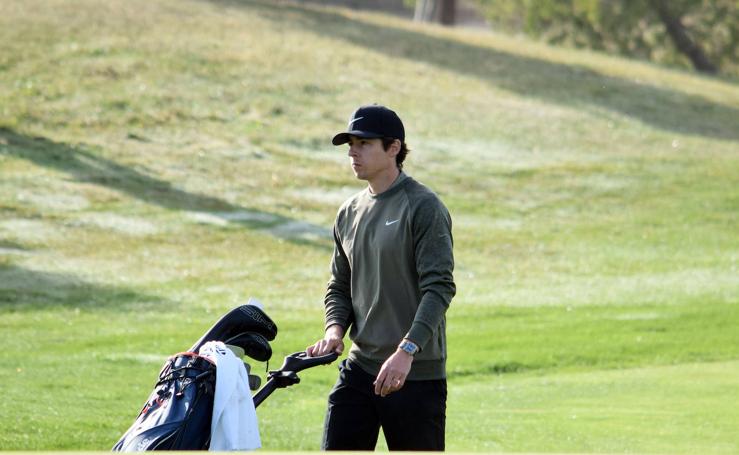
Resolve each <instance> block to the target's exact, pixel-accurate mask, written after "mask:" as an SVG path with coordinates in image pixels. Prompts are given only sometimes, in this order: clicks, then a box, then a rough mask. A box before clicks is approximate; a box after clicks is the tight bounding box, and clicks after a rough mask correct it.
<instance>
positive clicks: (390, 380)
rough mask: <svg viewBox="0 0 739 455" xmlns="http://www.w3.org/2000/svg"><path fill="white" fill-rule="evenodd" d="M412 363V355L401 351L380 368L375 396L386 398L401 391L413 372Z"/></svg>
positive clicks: (395, 353) (376, 380) (396, 352)
mask: <svg viewBox="0 0 739 455" xmlns="http://www.w3.org/2000/svg"><path fill="white" fill-rule="evenodd" d="M412 363H413V356H412V355H410V354H408V353H407V352H405V351H401V350H400V349H398V350H397V351H395V352H394V353H393V355H391V356H390V357H388V359H387V360H385V363H383V364H382V367H381V368H380V374H378V375H377V379H375V382H374V384H375V394H377V395H380V396H382V397H384V396H387V395H388V394H390V393H392V392H397V391H398V390H400V389H401V388H402V387H403V384H405V378H407V377H408V373H409V372H410V371H411V364H412Z"/></svg>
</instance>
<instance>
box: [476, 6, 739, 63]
mask: <svg viewBox="0 0 739 455" xmlns="http://www.w3.org/2000/svg"><path fill="white" fill-rule="evenodd" d="M478 3H480V4H481V5H482V7H483V9H484V11H485V12H486V16H487V17H488V20H489V21H490V22H491V23H492V24H493V25H494V26H497V27H499V28H502V29H505V30H509V31H523V32H525V33H528V34H531V35H533V36H536V37H540V38H542V39H544V40H546V41H548V42H552V43H560V44H568V45H573V46H576V47H587V48H591V49H598V50H604V51H607V52H612V53H618V54H622V55H628V56H634V57H638V58H646V59H649V60H652V61H656V62H660V63H668V64H677V65H682V66H687V65H691V66H693V67H694V68H695V69H697V70H699V71H705V72H715V71H716V70H717V69H721V70H722V72H725V73H728V74H734V75H739V63H737V62H739V58H737V57H738V55H737V51H738V49H739V1H737V0H641V1H637V0H478Z"/></svg>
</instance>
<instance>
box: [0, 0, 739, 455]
mask: <svg viewBox="0 0 739 455" xmlns="http://www.w3.org/2000/svg"><path fill="white" fill-rule="evenodd" d="M367 102H380V103H385V104H388V105H390V106H392V107H394V108H395V109H396V110H397V111H398V112H399V113H400V114H401V116H402V117H403V119H404V121H405V123H406V126H407V131H408V137H409V145H410V148H411V149H412V152H411V154H410V155H409V159H408V162H407V165H406V169H407V171H408V173H409V174H411V175H412V176H414V177H415V178H417V179H418V180H420V181H422V182H425V183H427V184H428V185H429V186H431V187H432V188H433V189H435V190H436V191H437V192H438V193H439V194H440V195H441V197H442V198H443V200H444V201H445V202H446V203H447V205H448V207H449V209H450V211H451V213H452V217H453V220H454V237H455V255H456V257H455V259H456V270H455V278H456V281H457V285H458V290H459V291H458V295H457V297H456V298H455V300H454V302H453V305H452V307H451V308H450V310H449V313H448V331H449V360H448V371H449V397H450V400H449V405H448V423H447V425H448V434H447V448H448V449H449V450H451V451H473V452H474V451H502V452H538V453H551V452H560V453H561V452H578V453H582V452H594V453H624V452H629V453H716V454H732V453H737V452H739V435H738V433H737V431H736V428H739V411H737V410H736V403H737V402H739V396H738V394H739V392H737V391H738V390H739V387H737V386H739V384H738V383H737V380H736V378H737V377H739V364H738V363H737V362H739V330H737V327H738V326H739V278H738V277H739V274H738V273H737V260H738V258H739V236H738V235H737V228H736V226H737V225H738V224H739V216H738V214H739V85H738V84H737V82H736V81H732V80H721V79H714V78H707V77H702V76H698V75H693V74H689V73H684V72H678V71H671V70H666V69H663V68H659V67H656V66H652V65H649V64H645V63H639V62H632V61H627V60H623V59H616V58H611V57H606V56H603V55H599V54H595V53H590V52H577V51H572V50H564V49H558V48H552V47H547V46H543V45H539V44H536V43H531V42H528V41H524V40H521V39H515V38H511V37H507V36H501V35H496V34H489V33H480V32H470V31H460V30H447V29H442V28H438V27H429V26H421V25H417V24H409V23H406V22H403V21H401V20H397V19H394V18H389V17H385V16H381V15H373V14H366V13H365V14H358V13H353V12H351V11H347V10H341V9H329V8H319V7H303V6H300V5H299V4H295V3H290V2H273V1H267V0H264V1H257V0H217V1H196V0H177V1H175V0H162V1H158V2H145V1H143V0H128V1H126V2H102V3H101V2H93V1H88V0H74V1H61V0H49V1H41V0H30V1H20V0H18V1H15V0H11V1H5V2H2V4H0V343H2V345H3V349H2V350H0V364H1V365H3V366H2V367H1V368H0V384H2V393H3V400H0V449H2V450H95V451H105V450H108V449H109V448H110V447H111V446H112V445H113V444H114V443H115V441H116V440H117V438H118V437H119V436H120V435H121V434H122V433H123V431H124V430H125V429H126V428H127V427H128V426H129V425H130V424H131V422H132V421H133V419H134V417H135V415H136V413H137V412H138V410H139V408H140V406H141V405H142V404H143V400H144V399H145V398H146V397H147V396H148V394H149V392H150V390H151V387H152V385H153V383H154V382H155V379H156V374H157V372H158V371H159V368H160V366H161V364H162V363H163V361H164V360H165V359H166V357H167V356H168V355H170V354H172V353H175V352H178V351H181V350H183V349H186V348H187V347H189V346H190V345H191V344H192V343H193V342H194V340H196V339H197V338H199V336H200V335H201V334H202V332H203V331H204V330H205V329H207V328H208V327H209V326H210V325H211V324H212V323H213V322H214V321H215V320H216V319H217V318H218V317H220V315H221V314H223V313H224V312H225V311H227V310H228V309H230V308H231V307H233V306H235V305H238V304H240V303H243V302H245V301H246V300H247V299H248V297H249V296H254V297H257V298H259V299H260V300H261V301H263V302H264V304H265V306H266V309H267V311H268V312H269V314H270V315H271V316H272V317H273V319H275V321H277V323H278V325H279V328H280V332H279V334H278V337H277V340H276V341H275V342H274V344H273V350H274V352H275V358H274V360H273V361H272V362H271V367H273V368H274V367H276V366H279V363H280V361H281V358H282V356H283V355H286V354H289V353H291V352H294V351H297V350H301V349H304V348H305V346H306V345H307V344H309V343H311V342H313V341H314V340H315V339H317V337H319V336H320V335H321V331H322V298H323V292H324V289H325V283H326V280H327V279H328V261H329V257H330V254H331V245H332V240H331V223H332V222H333V217H334V215H335V213H336V210H337V208H338V206H339V204H340V203H341V202H342V201H343V200H344V199H345V198H346V197H348V196H349V195H351V194H352V193H353V192H355V191H358V190H359V189H361V188H362V182H358V181H356V180H355V179H354V178H353V176H352V175H351V171H350V169H349V168H348V166H347V165H346V156H345V153H346V150H345V149H344V148H334V147H333V146H331V145H330V137H331V136H332V134H333V133H335V132H336V131H338V129H340V128H342V127H343V126H344V125H345V122H346V119H347V117H348V116H349V114H350V112H351V110H352V109H353V108H355V107H356V106H357V105H358V104H360V103H367ZM254 368H255V370H257V371H260V372H264V370H265V369H266V365H263V364H256V365H254ZM262 376H263V377H264V374H262ZM335 376H336V375H335V367H333V366H331V367H325V368H317V369H315V370H309V371H306V372H304V373H303V374H302V375H301V377H302V379H303V382H302V383H301V384H299V385H297V386H295V387H294V388H291V389H289V390H284V391H278V392H276V393H275V394H274V395H273V396H272V397H271V398H270V399H269V400H268V401H267V402H265V404H264V405H263V407H262V408H260V410H259V417H260V424H261V429H262V440H263V442H264V448H265V450H266V451H281V450H290V451H293V450H295V451H297V450H304V451H309V450H317V449H318V447H319V442H320V436H321V426H322V420H323V412H324V406H325V398H326V394H327V393H328V391H329V389H330V387H331V385H332V384H333V381H334V380H335Z"/></svg>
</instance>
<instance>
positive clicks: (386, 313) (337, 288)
mask: <svg viewBox="0 0 739 455" xmlns="http://www.w3.org/2000/svg"><path fill="white" fill-rule="evenodd" d="M451 230H452V222H451V217H450V216H449V212H448V211H447V209H446V207H445V206H444V204H443V203H442V202H441V200H440V199H439V198H438V196H437V195H436V194H434V193H433V192H432V191H431V190H429V189H428V188H427V187H425V186H424V185H422V184H420V183H418V182H417V181H415V180H414V179H412V178H411V177H409V176H407V175H406V174H405V173H402V172H401V173H400V176H399V177H398V178H397V179H396V181H395V182H394V183H393V184H392V186H391V187H390V188H388V189H387V190H386V191H385V192H383V193H380V194H378V195H375V194H372V193H371V192H370V191H369V189H365V190H364V191H362V192H360V193H358V194H356V195H355V196H353V197H351V198H350V199H349V200H347V201H346V202H345V203H344V204H343V205H342V206H341V208H340V209H339V212H338V214H337V216H336V222H335V224H334V240H335V245H334V255H333V258H332V261H331V279H330V280H329V282H328V288H327V291H326V298H325V306H326V328H328V327H329V326H331V325H334V324H339V325H340V326H342V327H343V328H344V329H345V330H346V329H347V328H349V329H350V330H349V338H350V339H351V340H352V343H353V344H352V348H351V350H350V351H349V354H348V358H349V359H350V360H351V361H353V362H355V363H356V364H358V365H359V366H360V367H361V368H362V369H364V370H365V371H367V372H368V373H370V374H372V375H377V374H378V373H379V371H380V367H381V366H382V364H383V363H384V362H385V360H387V358H388V357H390V355H391V354H392V353H393V352H395V350H396V348H397V347H398V344H399V343H400V342H401V340H402V339H403V338H408V339H410V340H411V341H413V342H414V343H416V344H417V345H418V346H419V347H420V349H421V350H420V352H418V353H417V354H416V356H415V359H414V361H413V365H412V367H411V371H410V374H409V376H408V379H409V380H420V379H440V378H444V377H446V369H445V362H446V330H445V324H446V320H445V313H446V310H447V308H448V307H449V304H450V302H451V300H452V297H454V294H455V292H456V288H455V285H454V279H453V276H452V272H453V270H454V257H453V254H452V232H451Z"/></svg>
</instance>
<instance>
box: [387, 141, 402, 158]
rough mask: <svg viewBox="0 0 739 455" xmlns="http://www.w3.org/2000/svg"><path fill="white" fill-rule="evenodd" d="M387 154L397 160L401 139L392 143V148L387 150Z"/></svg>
mask: <svg viewBox="0 0 739 455" xmlns="http://www.w3.org/2000/svg"><path fill="white" fill-rule="evenodd" d="M387 153H388V154H389V155H390V156H391V157H393V158H395V157H396V156H397V155H398V153H400V140H399V139H395V140H394V141H393V142H392V144H390V147H388V148H387Z"/></svg>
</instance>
